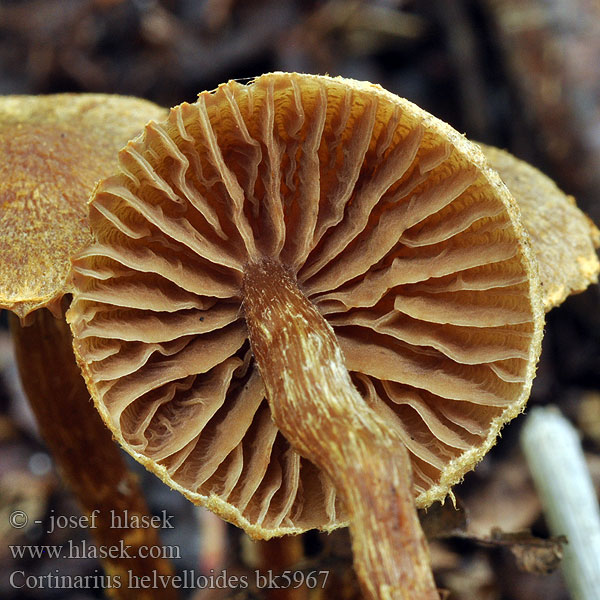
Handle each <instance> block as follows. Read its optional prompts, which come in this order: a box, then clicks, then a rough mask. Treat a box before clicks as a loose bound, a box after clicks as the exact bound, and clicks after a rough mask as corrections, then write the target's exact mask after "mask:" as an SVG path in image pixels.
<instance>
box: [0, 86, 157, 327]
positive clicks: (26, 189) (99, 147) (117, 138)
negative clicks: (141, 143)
mask: <svg viewBox="0 0 600 600" xmlns="http://www.w3.org/2000/svg"><path fill="white" fill-rule="evenodd" d="M166 114H167V111H166V110H165V109H163V108H160V107H158V106H156V105H155V104H152V103H151V102H148V101H146V100H140V99H137V98H129V97H121V96H111V95H104V94H57V95H49V96H6V97H1V98H0V157H1V160H0V257H1V258H0V308H7V309H9V310H12V311H14V312H15V313H16V314H17V315H18V316H19V317H24V316H26V315H27V314H28V313H29V312H31V311H32V310H35V309H36V308H40V307H42V306H49V308H52V307H53V306H54V305H55V304H56V302H55V301H56V300H59V299H60V298H61V297H62V295H63V294H64V293H65V292H67V291H68V287H67V276H68V272H69V269H70V258H71V256H73V255H74V254H75V253H76V252H77V251H79V250H80V249H81V248H82V247H83V246H84V245H85V244H86V243H88V242H89V241H90V233H89V228H88V225H87V206H86V205H87V200H88V197H89V195H90V194H91V192H92V189H93V187H94V184H95V183H96V182H97V181H98V180H99V179H101V178H102V177H105V176H106V175H108V174H110V173H112V172H114V171H115V169H116V168H117V152H118V150H119V149H120V148H121V147H122V146H124V145H125V143H126V142H127V140H129V139H130V138H132V137H134V136H135V135H136V134H137V133H139V132H140V131H141V129H142V127H143V126H144V124H145V123H146V122H147V121H148V120H150V119H152V118H155V119H156V118H163V117H164V116H166Z"/></svg>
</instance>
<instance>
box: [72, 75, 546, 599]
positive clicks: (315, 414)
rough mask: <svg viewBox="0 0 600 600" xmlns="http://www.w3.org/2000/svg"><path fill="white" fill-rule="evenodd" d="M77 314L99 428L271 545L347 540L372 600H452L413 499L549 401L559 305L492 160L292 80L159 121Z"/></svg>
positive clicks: (422, 502)
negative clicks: (541, 367) (282, 539)
mask: <svg viewBox="0 0 600 600" xmlns="http://www.w3.org/2000/svg"><path fill="white" fill-rule="evenodd" d="M120 170H121V172H120V173H119V174H118V175H116V176H114V177H111V178H109V179H107V180H105V181H104V182H102V183H101V184H100V185H99V186H98V187H97V189H96V192H95V194H94V197H93V199H92V202H91V204H90V223H91V228H92V232H93V235H94V243H93V244H92V245H91V246H90V247H89V248H88V249H87V250H85V251H84V252H83V253H82V254H81V255H80V257H79V259H78V260H77V261H76V263H75V265H74V268H75V274H74V284H75V288H76V293H75V296H74V301H73V304H72V306H71V309H70V311H69V314H68V319H69V321H70V323H71V327H72V331H73V334H74V336H75V351H76V354H77V356H78V360H79V363H80V365H81V367H82V369H83V371H84V375H85V378H86V381H87V384H88V387H89V389H90V391H91V393H92V395H93V397H94V400H95V403H96V406H97V408H98V409H99V411H100V413H101V415H102V417H103V418H104V420H105V421H106V423H107V424H108V425H109V427H110V428H111V430H112V431H113V433H114V435H115V436H116V438H117V439H118V440H119V442H120V443H121V444H122V445H123V447H124V448H125V449H126V450H127V451H128V452H129V453H130V454H132V455H133V456H134V457H135V458H136V459H137V460H139V461H140V462H142V463H143V464H145V465H146V466H147V467H148V468H149V469H151V470H153V471H154V472H156V473H157V474H158V475H159V476H160V477H161V478H162V479H163V480H164V481H165V482H167V483H168V484H169V485H170V486H172V487H174V488H176V489H178V490H179V491H181V492H182V493H183V494H185V495H186V496H187V497H188V498H190V499H191V500H192V501H194V502H196V503H199V504H203V505H205V506H208V507H209V508H211V509H212V510H214V511H215V512H217V513H218V514H219V515H221V516H222V517H224V518H225V519H228V520H230V521H232V522H234V523H236V524H237V525H239V526H240V527H243V528H244V529H245V530H246V531H247V532H248V533H249V534H250V535H252V536H254V537H257V538H269V537H272V536H278V535H284V534H290V533H291V534H294V533H300V532H302V531H305V530H307V529H310V528H315V527H316V528H320V529H324V530H331V529H334V528H336V527H339V526H342V525H345V524H348V523H349V524H350V528H351V532H352V539H353V551H354V557H355V566H356V569H357V572H358V575H359V578H360V580H361V585H362V588H363V591H364V593H365V595H366V596H367V597H369V598H411V599H418V598H423V599H425V598H427V599H430V598H437V591H436V587H435V583H434V581H433V577H432V576H431V570H430V566H429V558H428V553H427V548H426V544H425V539H424V536H423V533H422V531H421V528H420V525H419V522H418V519H417V516H416V511H415V504H416V506H418V507H426V506H429V505H430V504H431V503H432V502H434V501H436V500H442V499H444V498H445V497H446V496H447V495H448V494H449V492H450V489H451V486H452V485H453V484H454V483H456V482H457V481H459V480H460V479H461V478H462V476H463V475H464V473H465V472H467V471H468V470H470V469H471V468H472V467H473V466H474V464H475V463H476V462H477V461H478V460H479V459H480V458H481V457H482V456H483V455H484V454H485V452H486V451H487V450H488V449H489V448H490V447H491V445H492V444H493V443H494V441H495V439H496V437H497V434H498V431H499V430H500V428H501V427H502V425H503V424H504V423H506V422H507V421H508V420H510V419H511V418H512V417H514V416H516V415H517V414H518V413H519V412H520V411H521V410H522V408H523V405H524V403H525V402H526V400H527V397H528V395H529V389H530V386H531V382H532V379H533V376H534V370H535V364H536V361H537V357H538V354H539V351H540V341H541V335H542V324H543V307H542V303H541V299H540V298H541V296H540V293H539V289H538V286H539V282H538V279H537V270H536V267H535V259H534V257H533V254H532V251H531V249H530V247H529V244H528V238H527V234H526V233H525V231H524V229H523V227H522V226H521V224H520V220H519V214H518V209H517V208H516V207H515V204H514V200H513V199H512V197H511V196H510V194H509V193H508V191H507V189H506V187H505V186H504V184H503V183H502V182H501V181H500V179H499V176H498V175H497V173H496V172H495V171H492V170H491V169H490V168H488V167H487V165H486V162H485V160H484V158H483V155H482V154H481V151H480V150H479V148H478V147H476V146H475V145H473V144H471V143H470V142H468V141H467V140H466V139H465V138H464V137H462V136H461V135H460V134H458V133H457V132H456V131H454V130H453V129H452V128H451V127H449V126H448V125H446V124H444V123H442V122H441V121H439V120H438V119H436V118H434V117H432V116H431V115H429V114H427V113H426V112H424V111H423V110H421V109H419V108H418V107H416V106H414V105H413V104H411V103H410V102H408V101H406V100H403V99H400V98H398V97H396V96H394V95H392V94H390V93H388V92H386V91H384V90H383V89H381V88H380V87H378V86H374V85H371V84H365V83H359V82H356V81H351V80H345V79H340V78H337V79H333V78H329V77H319V76H308V75H298V74H285V73H274V74H269V75H265V76H262V77H259V78H258V79H256V80H255V81H254V82H253V83H252V84H250V85H241V84H239V83H236V82H230V83H228V84H225V85H222V86H220V87H219V88H218V89H217V90H216V91H214V92H211V93H208V92H206V93H202V94H200V96H199V99H198V101H197V102H196V103H194V104H182V105H180V106H178V107H176V108H174V109H172V110H171V113H170V116H169V118H168V119H167V120H166V121H164V122H162V123H150V124H149V125H148V126H147V127H146V130H145V132H144V134H143V135H142V136H141V137H140V138H138V139H137V140H135V141H133V142H130V143H129V145H128V146H127V147H126V148H125V149H124V150H123V151H122V153H121V156H120Z"/></svg>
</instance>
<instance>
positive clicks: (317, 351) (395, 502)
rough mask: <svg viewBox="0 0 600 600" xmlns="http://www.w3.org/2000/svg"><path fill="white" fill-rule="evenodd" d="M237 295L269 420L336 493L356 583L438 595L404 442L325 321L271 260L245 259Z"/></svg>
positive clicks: (376, 595)
mask: <svg viewBox="0 0 600 600" xmlns="http://www.w3.org/2000/svg"><path fill="white" fill-rule="evenodd" d="M243 295H244V309H245V314H246V321H247V324H248V329H249V335H250V342H251V344H252V349H253V352H254V355H255V357H256V361H257V363H258V367H259V369H260V372H261V375H262V377H263V380H264V383H265V386H266V389H267V396H268V400H269V404H270V405H271V411H272V414H273V418H274V420H275V423H276V424H277V426H278V427H279V428H280V430H281V431H282V432H283V434H284V435H285V436H286V437H287V439H288V440H289V441H290V443H291V444H292V445H293V446H294V447H295V448H296V449H297V450H298V452H300V453H301V454H302V455H303V456H306V457H307V458H309V459H310V460H311V461H313V462H314V463H315V464H316V465H318V466H319V467H321V468H322V469H323V470H324V471H325V472H326V473H327V474H328V475H329V477H331V479H332V480H333V482H334V484H335V486H336V489H337V491H338V493H339V494H340V496H341V497H342V499H343V500H344V502H345V504H346V507H347V509H348V512H349V515H350V521H351V523H350V530H351V533H352V548H353V553H354V564H355V569H356V571H357V574H358V577H359V580H360V582H361V586H362V590H363V593H364V594H365V596H366V597H367V598H370V599H392V598H394V599H406V600H408V599H410V600H433V599H435V600H437V599H438V598H439V596H438V593H437V590H436V586H435V583H434V580H433V576H432V573H431V567H430V561H429V554H428V549H427V544H426V541H425V536H424V534H423V532H422V530H421V526H420V523H419V520H418V518H417V513H416V508H415V505H414V495H413V486H412V476H411V467H410V461H409V457H408V454H407V451H406V449H405V448H404V445H403V444H402V442H401V441H400V439H399V438H397V437H396V435H395V434H394V433H393V430H392V429H391V428H390V427H389V426H388V424H387V423H386V422H384V421H383V419H382V418H381V417H379V415H378V414H377V413H376V412H375V411H374V410H372V409H371V408H370V407H369V406H367V404H366V402H365V401H364V400H363V398H362V397H361V396H360V394H359V393H358V391H357V390H356V388H355V387H354V385H353V384H352V381H351V379H350V376H349V373H348V371H347V370H346V367H345V366H344V359H343V356H342V351H341V349H340V346H339V344H338V342H337V340H336V337H335V334H334V332H333V330H332V328H331V327H330V326H329V324H328V323H327V322H326V321H325V319H324V318H323V317H322V316H321V314H320V313H319V311H318V310H317V309H316V307H315V306H314V305H313V304H312V303H311V302H310V301H309V300H308V299H307V298H306V297H305V296H304V295H303V294H302V292H301V291H300V289H299V288H298V285H297V283H296V281H295V278H294V277H293V276H292V275H291V274H289V273H288V272H287V271H286V270H285V268H284V267H283V266H282V265H281V264H280V263H279V262H277V261H267V260H266V261H263V262H261V263H252V264H249V265H248V266H247V267H246V271H245V277H244V285H243Z"/></svg>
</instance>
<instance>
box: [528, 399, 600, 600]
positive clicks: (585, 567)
mask: <svg viewBox="0 0 600 600" xmlns="http://www.w3.org/2000/svg"><path fill="white" fill-rule="evenodd" d="M521 445H522V447H523V450H524V452H525V456H526V457H527V462H528V464H529V469H530V470H531V473H532V475H533V480H534V482H535V485H536V488H537V490H538V493H539V495H540V499H541V501H542V505H543V507H544V512H545V514H546V518H547V521H548V525H549V527H550V531H551V532H552V535H566V536H567V539H568V541H569V543H568V544H567V545H565V546H564V558H563V560H562V564H561V567H562V571H563V574H564V577H565V580H566V582H567V587H568V588H569V591H570V593H571V596H572V597H573V600H600V511H599V509H598V498H597V497H596V493H595V491H594V486H593V484H592V479H591V477H590V473H589V471H588V468H587V465H586V462H585V458H584V456H583V451H582V449H581V444H580V442H579V438H578V435H577V431H576V430H575V428H574V427H573V426H572V425H571V423H569V421H567V420H566V419H565V418H564V417H563V416H562V415H561V414H560V412H559V411H558V410H557V409H554V408H550V409H548V408H534V409H533V410H532V411H531V413H530V415H529V417H528V418H527V422H526V423H525V426H524V427H523V432H522V434H521Z"/></svg>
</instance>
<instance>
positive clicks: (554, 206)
mask: <svg viewBox="0 0 600 600" xmlns="http://www.w3.org/2000/svg"><path fill="white" fill-rule="evenodd" d="M479 145H480V147H481V149H482V150H483V153H484V154H485V157H486V158H487V160H488V162H489V164H490V166H491V167H492V168H493V169H495V170H496V171H498V173H499V174H500V177H501V178H502V181H504V183H505V184H506V185H507V187H508V189H509V190H510V192H511V194H512V195H513V196H514V198H515V199H516V201H517V203H518V204H519V208H520V209H521V217H522V222H523V225H524V226H525V229H527V231H528V233H529V236H530V239H531V245H532V248H533V250H534V254H535V257H536V259H537V263H538V266H539V274H540V282H541V290H542V295H543V301H544V308H545V310H546V311H549V310H550V309H551V308H554V307H555V306H558V305H559V304H561V303H562V302H563V301H564V300H565V299H566V298H567V296H569V295H570V294H574V293H577V292H582V291H583V290H585V289H586V288H587V287H588V286H589V285H590V284H591V283H596V282H597V281H598V273H600V262H599V261H598V255H597V254H596V248H598V247H599V246H600V231H598V228H597V227H596V226H595V225H594V223H593V222H592V221H591V220H590V218H589V217H588V216H587V215H586V214H585V213H583V212H582V211H581V210H579V209H578V208H577V205H576V204H575V199H574V198H573V196H568V195H567V194H565V193H564V192H562V191H561V190H560V189H559V188H558V187H557V185H556V184H555V183H554V181H552V179H550V178H549V177H548V176H546V175H544V174H543V173H542V172H541V171H538V169H536V168H535V167H532V166H531V165H530V164H528V163H526V162H524V161H522V160H519V159H518V158H515V157H514V156H513V155H512V154H509V153H508V152H506V151H504V150H500V149H499V148H494V147H493V146H486V145H485V144H479Z"/></svg>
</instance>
